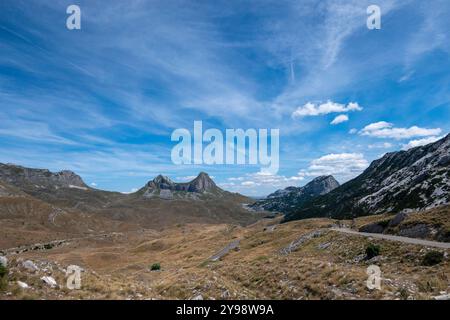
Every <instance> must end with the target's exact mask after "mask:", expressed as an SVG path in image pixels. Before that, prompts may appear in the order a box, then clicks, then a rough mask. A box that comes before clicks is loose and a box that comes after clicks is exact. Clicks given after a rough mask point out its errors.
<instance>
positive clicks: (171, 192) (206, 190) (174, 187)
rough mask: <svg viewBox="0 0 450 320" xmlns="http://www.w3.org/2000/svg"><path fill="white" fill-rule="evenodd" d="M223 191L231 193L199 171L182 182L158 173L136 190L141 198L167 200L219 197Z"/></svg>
mask: <svg viewBox="0 0 450 320" xmlns="http://www.w3.org/2000/svg"><path fill="white" fill-rule="evenodd" d="M225 193H228V194H231V193H229V192H226V191H224V190H222V189H220V188H219V187H218V186H217V185H216V184H215V183H214V181H213V180H212V179H211V178H210V176H209V175H208V174H207V173H205V172H200V174H199V175H198V176H197V177H196V178H195V179H194V180H192V181H190V182H184V183H177V182H173V181H172V180H170V178H168V177H165V176H162V175H159V176H157V177H156V178H155V179H153V180H152V181H150V182H148V183H147V184H146V185H145V186H144V187H143V188H142V189H140V190H139V191H137V192H136V194H138V195H141V196H142V197H143V198H154V197H159V198H161V199H167V200H170V199H174V198H178V199H180V198H191V199H197V198H199V197H200V196H205V195H207V196H218V197H220V196H223V195H224V194H225Z"/></svg>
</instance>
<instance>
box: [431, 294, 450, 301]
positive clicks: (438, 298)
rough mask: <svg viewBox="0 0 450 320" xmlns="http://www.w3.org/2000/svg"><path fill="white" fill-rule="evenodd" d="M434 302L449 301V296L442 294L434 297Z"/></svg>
mask: <svg viewBox="0 0 450 320" xmlns="http://www.w3.org/2000/svg"><path fill="white" fill-rule="evenodd" d="M434 300H450V294H443V295H440V296H436V297H434Z"/></svg>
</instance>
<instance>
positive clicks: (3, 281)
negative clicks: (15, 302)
mask: <svg viewBox="0 0 450 320" xmlns="http://www.w3.org/2000/svg"><path fill="white" fill-rule="evenodd" d="M7 285H8V269H7V268H6V267H5V266H3V265H1V264H0V291H3V290H4V289H6V287H7Z"/></svg>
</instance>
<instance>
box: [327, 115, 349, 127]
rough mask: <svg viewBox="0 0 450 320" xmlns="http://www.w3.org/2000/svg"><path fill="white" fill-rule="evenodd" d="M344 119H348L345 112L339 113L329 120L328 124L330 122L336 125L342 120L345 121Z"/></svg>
mask: <svg viewBox="0 0 450 320" xmlns="http://www.w3.org/2000/svg"><path fill="white" fill-rule="evenodd" d="M346 121H348V115H346V114H340V115H338V116H337V117H336V118H334V120H333V121H331V123H330V124H332V125H337V124H339V123H343V122H346Z"/></svg>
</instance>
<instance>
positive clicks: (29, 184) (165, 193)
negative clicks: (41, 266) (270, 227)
mask: <svg viewBox="0 0 450 320" xmlns="http://www.w3.org/2000/svg"><path fill="white" fill-rule="evenodd" d="M13 198H14V199H13ZM252 202H253V200H252V199H250V198H247V197H245V196H243V195H240V194H237V193H231V192H227V191H224V190H222V189H221V188H219V187H218V186H217V185H216V184H215V183H214V181H213V180H212V179H211V178H210V177H209V175H208V174H206V173H204V172H201V173H200V174H199V175H198V176H197V177H196V178H195V179H193V180H192V181H190V182H185V183H176V182H173V181H171V180H170V179H169V178H167V177H164V176H162V175H159V176H157V177H156V178H154V179H153V180H151V181H149V182H148V183H147V184H146V185H145V186H144V187H142V188H141V189H140V190H138V191H136V192H134V193H130V194H123V193H119V192H109V191H103V190H98V189H95V188H91V187H89V186H88V185H87V184H86V183H84V181H83V180H82V179H81V177H80V176H78V175H77V174H75V173H74V172H72V171H67V170H65V171H61V172H51V171H49V170H47V169H32V168H26V167H22V166H18V165H14V164H0V211H1V213H2V214H1V215H0V216H2V217H3V218H5V219H8V220H11V221H13V220H14V218H18V219H19V220H20V221H22V220H21V219H24V218H25V217H26V221H27V225H29V227H30V229H33V228H40V227H38V226H42V227H45V228H50V229H51V230H54V231H55V230H58V231H62V229H61V228H59V227H57V226H63V225H64V226H66V229H65V231H70V232H74V233H79V232H94V231H96V232H99V231H105V230H118V229H121V228H122V229H134V230H136V229H139V228H146V227H148V228H163V227H166V226H170V225H175V224H183V223H232V224H238V225H247V224H249V223H253V222H255V221H257V220H258V219H259V218H261V217H262V216H263V214H260V213H257V212H251V211H249V210H248V209H246V207H245V205H248V204H251V203H252ZM31 212H34V215H30V213H31ZM81 216H83V217H84V218H83V221H84V222H83V223H78V225H79V226H80V227H75V226H76V225H77V224H76V223H75V224H74V223H73V222H74V219H76V220H77V219H79V218H80V217H81ZM3 221H5V220H3ZM44 221H45V223H43V222H44ZM49 221H51V223H49ZM69 221H70V223H68V222H69ZM87 221H90V222H89V223H88V224H86V223H85V222H87ZM11 223H12V224H13V222H11ZM118 224H119V225H118ZM81 225H84V227H81Z"/></svg>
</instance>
